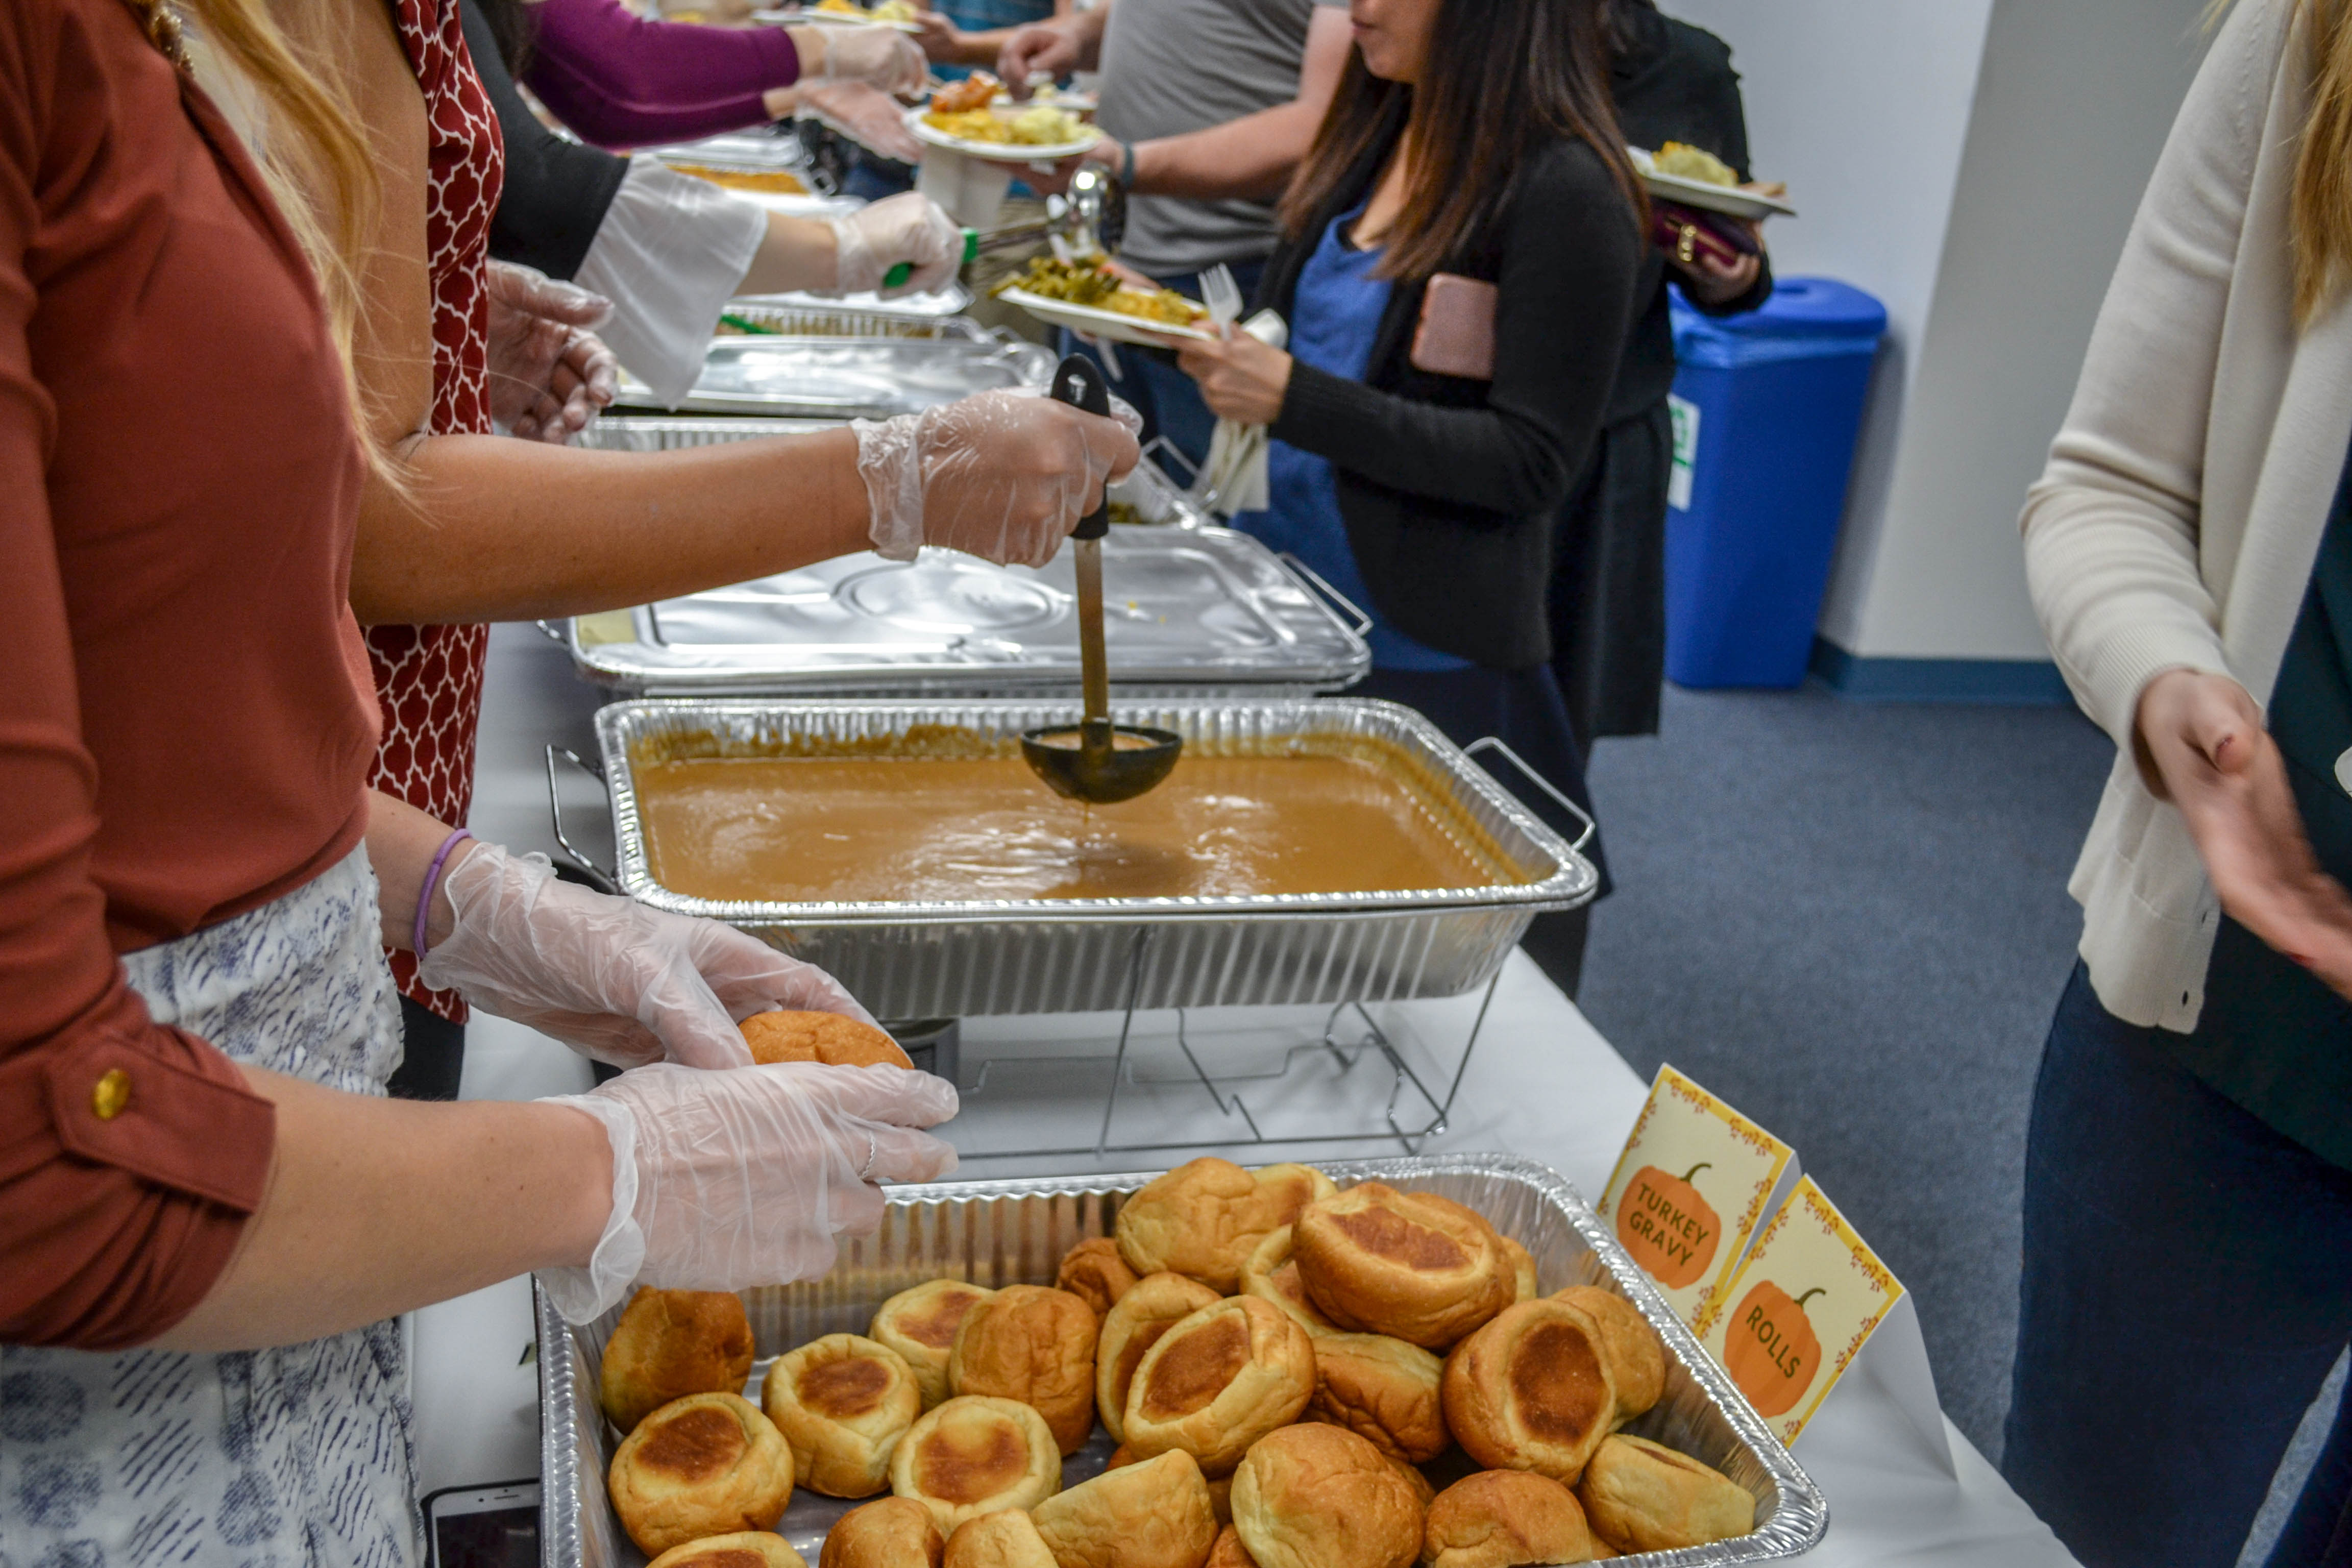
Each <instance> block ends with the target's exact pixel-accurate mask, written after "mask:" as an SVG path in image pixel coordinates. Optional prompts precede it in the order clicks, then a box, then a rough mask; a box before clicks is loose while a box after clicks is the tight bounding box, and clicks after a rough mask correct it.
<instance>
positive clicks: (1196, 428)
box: [1060, 258, 1265, 483]
mask: <svg viewBox="0 0 2352 1568" xmlns="http://www.w3.org/2000/svg"><path fill="white" fill-rule="evenodd" d="M1225 268H1226V270H1228V271H1230V272H1231V273H1232V274H1233V275H1234V282H1235V283H1237V284H1239V285H1240V286H1241V290H1242V298H1243V299H1244V300H1250V299H1254V298H1255V297H1256V294H1257V282H1258V279H1259V278H1260V277H1261V276H1263V275H1264V274H1265V259H1264V258H1258V259H1255V260H1251V261H1228V262H1227V263H1225ZM1160 286H1161V287H1162V288H1166V289H1175V290H1176V292H1178V293H1179V294H1181V295H1183V296H1184V298H1186V299H1187V300H1197V299H1199V298H1200V297H1201V275H1200V274H1199V273H1197V272H1186V273H1181V274H1179V275H1178V276H1176V277H1174V278H1162V279H1160ZM1060 341H1061V349H1062V352H1063V353H1066V354H1070V353H1078V354H1084V355H1086V356H1087V358H1088V359H1090V360H1093V361H1094V362H1095V363H1097V364H1100V365H1102V366H1103V370H1104V372H1105V374H1108V372H1109V370H1110V366H1109V365H1108V364H1107V363H1104V360H1103V356H1102V355H1101V353H1098V352H1097V351H1096V350H1095V349H1094V348H1092V347H1091V346H1089V345H1088V344H1086V343H1082V342H1078V340H1077V339H1076V337H1075V336H1073V335H1072V334H1071V333H1070V332H1069V331H1067V330H1064V331H1062V332H1061V333H1060ZM1118 368H1119V370H1120V371H1121V372H1122V373H1123V374H1121V375H1119V376H1117V377H1113V378H1112V380H1111V384H1110V389H1111V391H1112V392H1114V393H1115V394H1117V395H1119V396H1121V397H1124V398H1126V399H1127V400H1128V402H1129V403H1131V404H1133V405H1135V411H1136V412H1137V413H1138V414H1140V415H1142V416H1143V438H1144V440H1145V441H1147V442H1149V441H1150V440H1151V439H1153V438H1154V437H1160V436H1165V437H1168V442H1169V445H1171V446H1172V447H1175V448H1176V449H1177V450H1178V451H1180V452H1181V453H1183V454H1184V456H1185V457H1186V458H1189V459H1191V461H1192V463H1193V464H1194V465H1196V466H1197V465H1199V464H1201V463H1204V462H1206V461H1208V458H1209V437H1210V436H1211V435H1212V434H1213V433H1214V431H1215V430H1216V428H1217V416H1215V415H1213V414H1212V413H1210V412H1209V405H1207V404H1205V403H1203V402H1202V401H1201V389H1200V388H1199V387H1197V386H1195V385H1194V384H1192V377H1191V376H1189V375H1186V374H1184V373H1183V372H1182V371H1181V370H1178V369H1177V368H1176V356H1175V354H1173V353H1171V352H1170V351H1169V350H1166V349H1146V348H1138V347H1136V346H1135V345H1133V344H1131V343H1121V344H1119V345H1118ZM1171 474H1174V477H1175V479H1177V480H1178V482H1180V483H1181V482H1184V481H1185V480H1188V479H1190V478H1191V477H1192V476H1190V475H1189V474H1181V473H1174V470H1173V469H1171Z"/></svg>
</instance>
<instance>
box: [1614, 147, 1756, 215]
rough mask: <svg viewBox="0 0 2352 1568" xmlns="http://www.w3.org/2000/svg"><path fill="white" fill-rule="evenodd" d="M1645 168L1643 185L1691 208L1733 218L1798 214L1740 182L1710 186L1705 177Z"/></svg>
mask: <svg viewBox="0 0 2352 1568" xmlns="http://www.w3.org/2000/svg"><path fill="white" fill-rule="evenodd" d="M1634 166H1635V167H1636V168H1639V169H1641V174H1642V184H1644V185H1647V186H1648V187H1649V190H1650V194H1651V195H1654V196H1656V197H1658V198H1659V199H1661V200H1663V201H1669V202H1680V203H1682V205H1685V206H1687V207H1705V208H1706V210H1707V211H1709V212H1717V213H1724V214H1727V215H1728V216H1732V217H1744V218H1768V217H1771V216H1774V215H1775V214H1777V215H1779V216H1782V217H1794V216H1797V209H1796V208H1794V207H1792V206H1790V205H1789V204H1788V203H1787V202H1785V201H1782V200H1780V198H1779V197H1777V196H1759V195H1757V194H1756V193H1755V192H1754V191H1743V190H1741V189H1740V188H1739V187H1738V186H1737V185H1710V184H1707V183H1706V181H1705V180H1686V179H1685V178H1683V177H1682V176H1681V175H1680V174H1659V173H1658V172H1657V171H1656V170H1655V169H1650V168H1643V167H1642V165H1641V164H1640V163H1639V162H1638V161H1637V162H1636V163H1635V165H1634Z"/></svg>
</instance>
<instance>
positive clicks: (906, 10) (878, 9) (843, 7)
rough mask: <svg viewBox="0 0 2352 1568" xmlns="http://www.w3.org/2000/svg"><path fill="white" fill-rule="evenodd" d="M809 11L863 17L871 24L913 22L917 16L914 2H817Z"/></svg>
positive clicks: (819, 0) (900, 0) (830, 0)
mask: <svg viewBox="0 0 2352 1568" xmlns="http://www.w3.org/2000/svg"><path fill="white" fill-rule="evenodd" d="M809 9H811V10H813V11H823V12H824V13H825V14H826V15H827V16H863V17H865V18H866V20H867V21H870V22H911V21H913V20H914V19H915V16H916V12H915V7H914V5H913V0H875V4H874V5H870V6H869V5H857V4H856V3H855V0H816V4H815V5H812V6H810V7H809Z"/></svg>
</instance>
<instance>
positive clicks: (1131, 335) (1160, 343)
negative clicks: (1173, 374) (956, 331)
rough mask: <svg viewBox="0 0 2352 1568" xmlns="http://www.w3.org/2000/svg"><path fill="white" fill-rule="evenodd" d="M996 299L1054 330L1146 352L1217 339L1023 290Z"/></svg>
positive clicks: (1201, 331) (1199, 329)
mask: <svg viewBox="0 0 2352 1568" xmlns="http://www.w3.org/2000/svg"><path fill="white" fill-rule="evenodd" d="M997 298H998V299H1000V300H1003V301H1004V302H1005V303H1006V304H1008V305H1018V306H1020V307H1021V308H1022V309H1023V310H1026V311H1028V312H1029V313H1030V314H1031V315H1033V316H1034V317H1036V318H1037V319H1038V320H1039V321H1045V322H1048V323H1050V324H1052V325H1054V326H1056V327H1067V328H1069V329H1070V331H1074V332H1084V333H1086V334H1087V336H1088V337H1090V338H1108V339H1110V340H1111V341H1112V342H1121V343H1140V344H1142V345H1143V346H1144V347H1146V348H1160V349H1164V348H1166V347H1167V346H1168V340H1169V339H1171V338H1198V339H1200V340H1202V342H1207V341H1208V340H1209V339H1211V338H1213V337H1214V336H1215V335H1216V334H1215V333H1213V332H1212V331H1209V330H1208V329H1207V328H1205V327H1179V326H1173V325H1166V326H1161V325H1154V324H1153V323H1151V322H1148V321H1144V320H1143V319H1142V318H1141V317H1140V316H1129V315H1122V314H1121V313H1120V312H1118V311H1117V310H1102V309H1100V308H1099V307H1097V306H1094V305H1077V304H1073V303H1072V302H1070V301H1069V300H1048V299H1047V298H1045V296H1044V295H1043V294H1032V293H1031V292H1029V290H1028V289H1005V290H1004V291H1003V293H1001V294H999V295H998V296H997Z"/></svg>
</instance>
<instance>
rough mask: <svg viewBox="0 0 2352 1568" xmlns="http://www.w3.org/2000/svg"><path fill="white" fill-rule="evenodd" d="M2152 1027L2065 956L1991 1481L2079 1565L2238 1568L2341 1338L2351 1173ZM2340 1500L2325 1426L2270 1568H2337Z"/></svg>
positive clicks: (2338, 1472)
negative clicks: (2069, 973)
mask: <svg viewBox="0 0 2352 1568" xmlns="http://www.w3.org/2000/svg"><path fill="white" fill-rule="evenodd" d="M2156 1035H2157V1031H2155V1030H2153V1029H2142V1028H2137V1027H2134V1026H2131V1025H2128V1024H2126V1023H2124V1022H2123V1021H2121V1020H2120V1019H2118V1018H2116V1017H2115V1016H2113V1015H2112V1014H2110V1013H2108V1012H2107V1011H2106V1009H2105V1008H2104V1007H2102V1006H2101V1005H2099V1001H2098V997H2097V996H2096V994H2094V993H2093V991H2092V989H2091V983H2090V977H2089V974H2088V973H2087V972H2086V971H2085V970H2084V968H2083V966H2082V965H2080V964H2077V965H2076V966H2075V969H2074V978H2073V980H2072V981H2071V982H2069V983H2068V984H2067V987H2066V993H2065V994H2064V996H2063V997H2062V998H2061V999H2060V1000H2059V1003H2058V1012H2057V1016H2055V1017H2054V1018H2053V1020H2052V1021H2051V1025H2050V1037H2049V1041H2048V1043H2047V1044H2046V1045H2045V1046H2044V1047H2043V1049H2042V1072H2041V1077H2040V1079H2039V1080H2038V1081H2037V1082H2036V1084H2035V1086H2034V1092H2033V1118H2032V1127H2031V1129H2030V1131H2029V1132H2028V1134H2027V1139H2026V1149H2025V1258H2024V1265H2025V1266H2024V1273H2023V1278H2022V1279H2021V1284H2020V1288H2019V1292H2018V1295H2019V1315H2018V1328H2017V1361H2016V1367H2015V1371H2014V1373H2013V1374H2012V1378H2013V1381H2012V1384H2011V1396H2010V1410H2009V1423H2008V1429H2007V1436H2008V1441H2007V1447H2006V1451H2005V1452H2004V1454H2003V1455H2002V1458H2001V1471H2002V1473H2003V1474H2004V1475H2006V1476H2007V1477H2008V1478H2009V1481H2010V1484H2011V1486H2013V1487H2015V1488H2016V1489H2017V1490H2018V1493H2019V1495H2020V1496H2021V1497H2023V1498H2024V1499H2025V1500H2026V1501H2027V1502H2029V1503H2031V1504H2032V1506H2033V1509H2034V1510H2035V1511H2036V1512H2038V1513H2039V1514H2041V1516H2042V1519H2043V1521H2045V1522H2047V1523H2048V1524H2049V1526H2050V1528H2051V1529H2052V1530H2053V1531H2057V1533H2058V1538H2059V1539H2060V1540H2061V1541H2063V1542H2065V1543H2066V1546H2067V1549H2068V1550H2069V1551H2071V1552H2074V1555H2075V1556H2076V1557H2077V1558H2079V1559H2081V1560H2082V1562H2083V1563H2084V1565H2085V1568H2109V1565H2110V1564H2113V1565H2115V1568H2126V1565H2128V1568H2144V1565H2147V1564H2158V1563H2161V1564H2165V1565H2166V1568H2205V1565H2208V1564H2210V1565H2211V1568H2230V1565H2231V1564H2232V1563H2235V1562H2236V1561H2237V1558H2238V1553H2239V1551H2240V1549H2241V1548H2242V1545H2243V1543H2244V1540H2245V1535H2246V1530H2247V1527H2248V1526H2249V1525H2250V1524H2252V1521H2253V1517H2254V1514H2255V1512H2256V1511H2257V1510H2259V1509H2260V1508H2261V1507H2262V1502H2263V1495H2264V1493H2265V1491H2266V1490H2267V1489H2268V1488H2269V1486H2270V1481H2271V1477H2272V1475H2273V1472H2274V1471H2275V1470H2276V1469H2277V1468H2278V1462H2279V1458H2280V1456H2281V1455H2282V1454H2283V1453H2284V1451H2285V1448H2286V1446H2287V1443H2288V1441H2289V1439H2290V1438H2292V1437H2293V1436H2294V1429H2295V1425H2296V1423H2297V1422H2298V1421H2300V1420H2301V1419H2302V1417H2303V1414H2304V1411H2305V1409H2306V1408H2307V1407H2308V1406H2309V1405H2310V1403H2311V1401H2312V1399H2313V1398H2314V1397H2315V1395H2316V1394H2318V1392H2319V1388H2320V1385H2321V1384H2322V1383H2324V1382H2325V1381H2326V1376H2327V1373H2328V1369H2329V1368H2330V1367H2332V1366H2333V1365H2334V1364H2335V1362H2336V1355H2337V1354H2338V1352H2341V1351H2342V1350H2343V1349H2344V1345H2345V1342H2346V1339H2347V1336H2352V1171H2346V1170H2345V1169H2343V1168H2342V1167H2340V1166H2337V1165H2334V1164H2331V1163H2328V1162H2326V1161H2325V1160H2322V1159H2321V1158H2320V1157H2319V1156H2318V1155H2316V1154H2315V1153H2313V1152H2311V1151H2310V1150H2308V1149H2306V1148H2305V1147H2304V1146H2303V1145H2302V1144H2300V1143H2297V1142H2294V1140H2292V1139H2290V1138H2288V1137H2286V1136H2285V1135H2284V1134H2283V1133H2280V1132H2278V1131H2274V1130H2273V1129H2272V1128H2271V1127H2270V1126H2269V1125H2268V1124H2267V1123H2265V1122H2263V1121H2261V1120H2260V1119H2258V1118H2257V1117H2255V1116H2253V1115H2252V1113H2251V1112H2248V1111H2246V1110H2242V1109H2241V1108H2240V1107H2238V1106H2237V1105H2234V1104H2232V1103H2231V1101H2230V1100H2226V1099H2224V1098H2222V1097H2221V1095H2220V1094H2218V1093H2216V1092H2215V1091H2214V1090H2213V1089H2210V1088H2209V1087H2207V1085H2206V1084H2205V1083H2204V1081H2203V1080H2202V1079H2199V1078H2198V1077H2197V1076H2196V1075H2195V1074H2193V1073H2190V1072H2189V1071H2188V1070H2187V1069H2186V1068H2182V1067H2181V1066H2180V1065H2179V1062H2178V1060H2177V1059H2176V1058H2175V1057H2174V1056H2173V1054H2172V1053H2171V1052H2170V1051H2168V1049H2166V1048H2165V1047H2164V1046H2163V1045H2162V1044H2161V1043H2159V1042H2158V1039H2157V1037H2156ZM2347 1048H2352V1043H2348V1044H2347ZM2348 1494H2352V1431H2347V1424H2346V1421H2345V1419H2344V1416H2343V1415H2342V1414H2341V1413H2340V1412H2339V1414H2338V1415H2337V1419H2336V1430H2335V1435H2334V1437H2333V1439H2332V1440H2331V1442H2330V1443H2329V1445H2328V1450H2327V1452H2326V1454H2324V1455H2323V1456H2322V1457H2321V1459H2320V1461H2319V1463H2318V1465H2317V1466H2316V1467H2315V1469H2314V1471H2313V1474H2312V1478H2311V1480H2310V1482H2309V1484H2308V1485H2307V1487H2306V1489H2305V1493H2304V1496H2303V1499H2302V1501H2301V1505H2300V1508H2299V1510H2298V1513H2297V1515H2296V1517H2295V1519H2294V1521H2291V1522H2290V1524H2289V1526H2288V1528H2287V1530H2286V1531H2285V1533H2284V1536H2283V1537H2282V1539H2281V1541H2280V1543H2279V1546H2278V1548H2277V1550H2276V1552H2274V1553H2273V1557H2272V1559H2271V1563H2272V1568H2289V1565H2294V1568H2304V1565H2306V1564H2317V1563H2338V1562H2344V1561H2347V1560H2352V1559H2347V1557H2344V1556H2339V1555H2335V1554H2331V1553H2330V1549H2329V1546H2328V1544H2327V1543H2328V1541H2329V1538H2330V1537H2331V1536H2333V1535H2336V1534H2337V1533H2338V1531H2337V1526H2338V1524H2339V1522H2340V1521H2342V1520H2343V1518H2344V1514H2345V1510H2346V1505H2347V1495H2348ZM2347 1548H2352V1530H2347V1531H2344V1532H2343V1534H2342V1538H2341V1539H2339V1540H2338V1542H2337V1544H2336V1547H2335V1548H2334V1552H2336V1553H2343V1552H2346V1551H2347Z"/></svg>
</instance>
